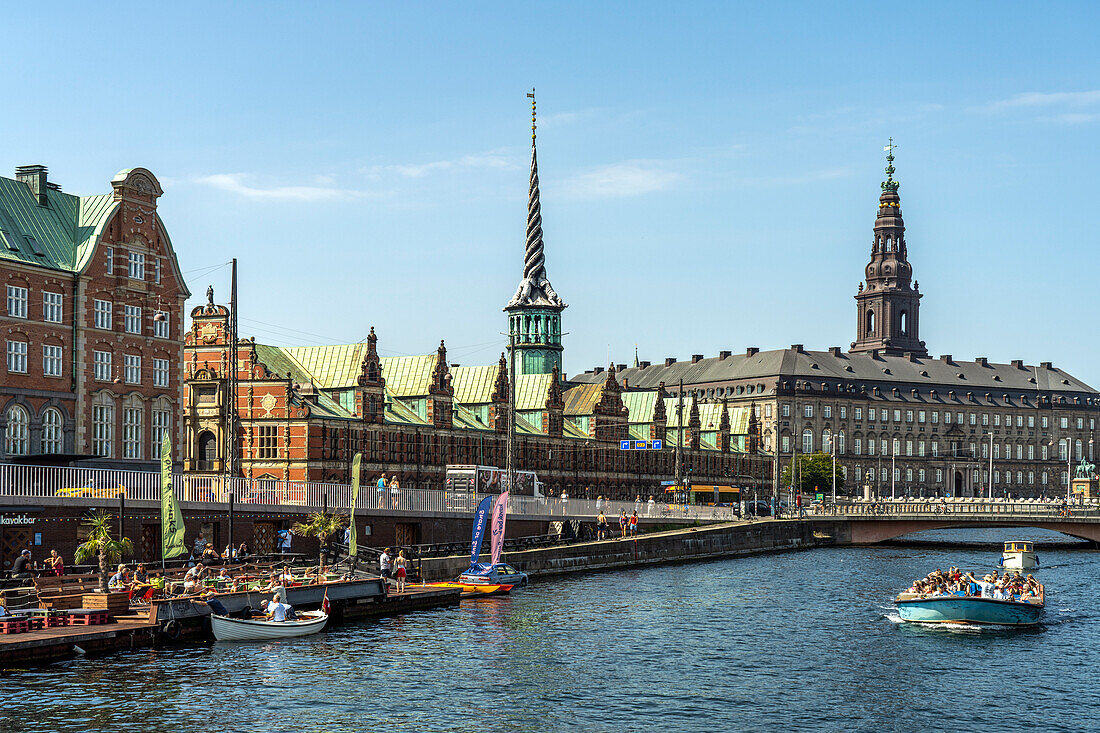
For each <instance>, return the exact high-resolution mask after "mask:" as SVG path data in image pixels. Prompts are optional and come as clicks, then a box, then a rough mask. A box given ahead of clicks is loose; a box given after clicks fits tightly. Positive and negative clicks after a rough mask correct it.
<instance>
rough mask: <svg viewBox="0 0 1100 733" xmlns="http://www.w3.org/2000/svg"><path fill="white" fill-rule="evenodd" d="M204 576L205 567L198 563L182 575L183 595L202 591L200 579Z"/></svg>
mask: <svg viewBox="0 0 1100 733" xmlns="http://www.w3.org/2000/svg"><path fill="white" fill-rule="evenodd" d="M205 574H206V567H205V566H204V565H203V564H202V563H201V562H200V563H196V564H195V566H194V567H192V568H189V569H188V571H187V572H186V573H184V574H183V592H184V593H185V594H191V593H197V592H198V591H200V590H202V579H203V576H204V575H205Z"/></svg>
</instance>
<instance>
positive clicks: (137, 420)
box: [122, 402, 145, 461]
mask: <svg viewBox="0 0 1100 733" xmlns="http://www.w3.org/2000/svg"><path fill="white" fill-rule="evenodd" d="M144 417H145V408H144V406H143V405H142V404H141V403H140V402H139V403H137V405H131V404H125V405H123V406H122V457H123V458H127V459H131V460H137V461H140V460H141V456H142V450H141V449H142V446H143V445H144V443H145V441H144V440H142V433H143V427H144Z"/></svg>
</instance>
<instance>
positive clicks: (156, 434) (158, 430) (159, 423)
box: [149, 397, 172, 459]
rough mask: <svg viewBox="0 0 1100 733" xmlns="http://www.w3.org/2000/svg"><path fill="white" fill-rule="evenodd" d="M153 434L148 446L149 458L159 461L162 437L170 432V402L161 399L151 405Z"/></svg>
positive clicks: (162, 442)
mask: <svg viewBox="0 0 1100 733" xmlns="http://www.w3.org/2000/svg"><path fill="white" fill-rule="evenodd" d="M152 424H153V434H152V444H151V445H150V446H149V457H150V458H155V459H160V448H161V446H162V445H163V444H164V436H165V435H170V434H171V432H172V402H171V401H170V400H168V399H167V398H164V397H161V398H159V399H158V400H157V401H156V402H154V403H153V423H152Z"/></svg>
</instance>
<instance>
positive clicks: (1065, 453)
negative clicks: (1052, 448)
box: [1058, 438, 1069, 461]
mask: <svg viewBox="0 0 1100 733" xmlns="http://www.w3.org/2000/svg"><path fill="white" fill-rule="evenodd" d="M1058 460H1061V461H1067V460H1069V443H1067V442H1066V439H1065V438H1062V439H1061V440H1059V441H1058Z"/></svg>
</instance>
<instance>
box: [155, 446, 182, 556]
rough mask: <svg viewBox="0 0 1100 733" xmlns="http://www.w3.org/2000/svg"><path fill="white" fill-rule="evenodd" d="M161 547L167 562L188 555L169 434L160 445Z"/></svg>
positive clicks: (161, 554) (161, 552)
mask: <svg viewBox="0 0 1100 733" xmlns="http://www.w3.org/2000/svg"><path fill="white" fill-rule="evenodd" d="M160 547H161V551H160V556H161V557H162V558H163V559H165V560H167V559H168V558H170V557H178V556H179V555H184V554H186V553H187V544H186V542H184V526H183V512H181V511H180V505H179V502H178V501H176V493H175V492H174V491H173V490H172V439H171V438H170V437H168V433H165V434H164V440H163V441H162V442H161V444H160Z"/></svg>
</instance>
